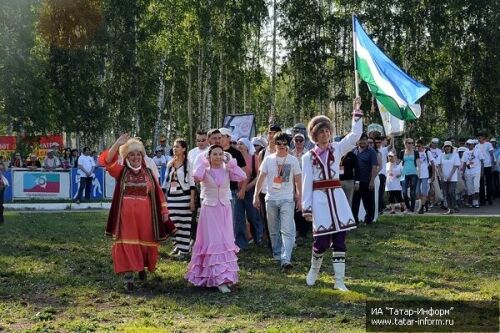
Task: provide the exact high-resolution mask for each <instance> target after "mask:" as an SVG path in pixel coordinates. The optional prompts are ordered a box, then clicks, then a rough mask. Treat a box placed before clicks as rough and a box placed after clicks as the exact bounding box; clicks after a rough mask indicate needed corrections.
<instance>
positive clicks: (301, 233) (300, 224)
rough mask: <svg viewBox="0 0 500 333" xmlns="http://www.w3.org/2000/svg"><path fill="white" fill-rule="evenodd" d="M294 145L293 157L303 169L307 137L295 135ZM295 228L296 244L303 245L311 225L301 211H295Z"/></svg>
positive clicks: (300, 134) (299, 133)
mask: <svg viewBox="0 0 500 333" xmlns="http://www.w3.org/2000/svg"><path fill="white" fill-rule="evenodd" d="M292 141H293V143H294V146H295V148H294V149H292V151H291V152H290V154H291V155H293V156H295V157H296V158H297V159H298V160H299V163H300V168H301V169H302V156H304V154H305V153H307V151H308V149H307V150H306V149H304V146H305V141H306V137H305V136H304V134H302V133H301V132H297V133H295V135H294V136H293V140H292ZM294 220H295V228H296V229H297V238H296V244H297V245H301V244H303V243H304V241H305V240H306V239H307V233H308V231H309V229H310V228H309V227H310V224H309V223H308V222H307V221H306V219H305V218H304V216H303V215H302V212H301V211H298V210H295V214H294Z"/></svg>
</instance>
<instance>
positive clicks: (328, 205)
mask: <svg viewBox="0 0 500 333" xmlns="http://www.w3.org/2000/svg"><path fill="white" fill-rule="evenodd" d="M362 133H363V122H362V121H361V120H358V121H355V120H353V121H352V131H351V133H349V134H348V135H346V136H345V137H344V139H342V140H341V141H340V142H333V143H331V144H330V146H329V148H328V152H326V154H328V156H327V158H326V163H325V161H323V160H322V159H321V158H320V157H319V156H318V152H319V150H320V149H319V148H318V146H316V147H315V148H314V149H312V150H310V151H309V152H307V153H306V154H305V155H304V156H303V157H302V191H303V193H302V207H303V211H304V213H307V212H310V213H312V216H313V221H312V222H313V235H314V236H321V235H327V234H333V233H337V232H341V231H346V230H350V229H354V228H356V223H355V221H354V217H353V215H352V211H351V207H350V206H349V201H348V200H347V197H346V196H345V193H344V191H343V190H342V188H341V187H339V188H329V189H322V190H313V182H314V181H318V180H339V173H340V167H339V164H340V160H341V158H342V156H344V155H345V154H347V153H348V152H349V151H351V150H353V149H354V148H355V147H356V142H357V141H358V140H359V138H360V137H361V134H362Z"/></svg>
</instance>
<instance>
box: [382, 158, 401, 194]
mask: <svg viewBox="0 0 500 333" xmlns="http://www.w3.org/2000/svg"><path fill="white" fill-rule="evenodd" d="M402 172H403V169H402V168H401V165H400V164H396V163H387V165H386V175H387V181H386V182H385V189H386V190H387V191H401V190H402V188H401V180H400V176H401V173H402Z"/></svg>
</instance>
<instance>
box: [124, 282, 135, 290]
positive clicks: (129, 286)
mask: <svg viewBox="0 0 500 333" xmlns="http://www.w3.org/2000/svg"><path fill="white" fill-rule="evenodd" d="M125 290H126V291H129V292H130V291H133V290H134V283H133V282H125Z"/></svg>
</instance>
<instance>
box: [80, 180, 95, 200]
mask: <svg viewBox="0 0 500 333" xmlns="http://www.w3.org/2000/svg"><path fill="white" fill-rule="evenodd" d="M83 190H85V200H90V191H92V177H80V189H78V197H77V198H78V200H82V194H83Z"/></svg>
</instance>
